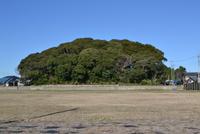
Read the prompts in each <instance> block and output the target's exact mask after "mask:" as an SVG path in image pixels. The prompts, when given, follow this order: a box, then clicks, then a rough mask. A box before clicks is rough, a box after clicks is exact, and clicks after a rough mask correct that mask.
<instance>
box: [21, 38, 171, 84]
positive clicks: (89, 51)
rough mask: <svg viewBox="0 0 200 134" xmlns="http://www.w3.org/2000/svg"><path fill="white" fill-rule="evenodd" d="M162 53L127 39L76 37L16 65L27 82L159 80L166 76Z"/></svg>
mask: <svg viewBox="0 0 200 134" xmlns="http://www.w3.org/2000/svg"><path fill="white" fill-rule="evenodd" d="M165 60H166V58H165V57H164V53H163V52H162V51H160V50H158V49H156V48H155V47H153V46H152V45H148V44H142V43H139V42H132V41H129V40H111V41H105V40H94V39H91V38H83V39H76V40H74V41H72V42H69V43H63V44H61V45H59V46H58V47H54V48H50V49H48V50H45V51H43V52H41V53H35V54H31V55H29V56H28V57H26V58H25V59H23V60H22V61H21V63H20V65H19V66H18V71H19V73H20V75H21V76H22V78H24V79H26V80H31V84H35V85H40V84H66V83H72V84H81V83H82V84H113V83H136V84H150V83H151V84H152V83H155V84H156V83H161V82H162V81H163V80H166V79H167V76H168V75H167V73H168V68H167V67H166V66H165V65H164V64H163V61H165Z"/></svg>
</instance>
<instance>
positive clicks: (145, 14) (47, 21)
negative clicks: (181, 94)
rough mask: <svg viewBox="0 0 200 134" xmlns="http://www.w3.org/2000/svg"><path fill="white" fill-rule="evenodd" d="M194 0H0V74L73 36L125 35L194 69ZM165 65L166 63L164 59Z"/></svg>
mask: <svg viewBox="0 0 200 134" xmlns="http://www.w3.org/2000/svg"><path fill="white" fill-rule="evenodd" d="M199 7H200V1H199V0H0V57H1V63H0V76H4V75H11V74H16V73H15V72H16V71H15V70H16V68H17V66H18V64H19V62H20V60H21V59H23V58H25V57H26V56H27V55H28V54H30V53H34V52H40V51H42V50H45V49H47V48H49V47H54V46H57V45H58V44H60V43H62V42H68V41H72V40H74V39H75V38H83V37H92V38H95V39H107V40H110V39H113V38H115V39H129V40H133V41H139V42H142V43H150V44H152V45H154V46H156V47H157V48H159V49H161V50H162V51H163V52H164V53H165V56H166V58H167V59H168V60H169V61H174V62H173V64H174V66H175V67H178V66H179V65H183V66H185V67H186V68H187V70H188V71H197V70H198V68H197V55H199V54H200V8H199ZM166 64H167V65H170V63H166Z"/></svg>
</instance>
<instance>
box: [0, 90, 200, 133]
mask: <svg viewBox="0 0 200 134" xmlns="http://www.w3.org/2000/svg"><path fill="white" fill-rule="evenodd" d="M0 133H6V134H7V133H25V134H26V133H49V134H53V133H63V134H73V133H81V134H143V133H144V134H151V133H152V134H169V133H175V134H176V133H177V134H198V133H200V92H195V91H193V92H191V91H190V92H189V91H163V90H158V91H154V90H152V91H145V90H142V91H139V90H135V91H109V90H108V91H106V90H104V91H99V90H98V91H97V90H94V91H87V90H85V91H25V90H23V91H16V90H8V89H6V90H5V89H0Z"/></svg>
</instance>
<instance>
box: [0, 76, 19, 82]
mask: <svg viewBox="0 0 200 134" xmlns="http://www.w3.org/2000/svg"><path fill="white" fill-rule="evenodd" d="M17 79H19V77H17V76H6V77H3V78H1V79H0V84H6V83H7V82H12V81H16V80H17Z"/></svg>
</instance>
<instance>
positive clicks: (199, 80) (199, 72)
mask: <svg viewBox="0 0 200 134" xmlns="http://www.w3.org/2000/svg"><path fill="white" fill-rule="evenodd" d="M198 83H200V55H198Z"/></svg>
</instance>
